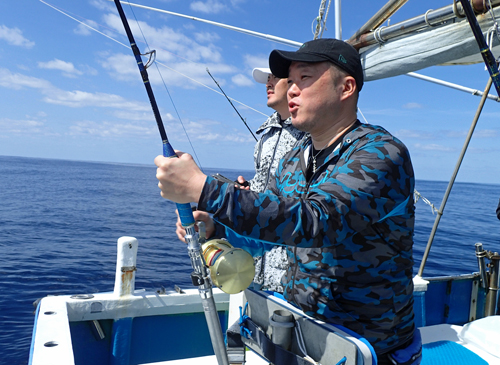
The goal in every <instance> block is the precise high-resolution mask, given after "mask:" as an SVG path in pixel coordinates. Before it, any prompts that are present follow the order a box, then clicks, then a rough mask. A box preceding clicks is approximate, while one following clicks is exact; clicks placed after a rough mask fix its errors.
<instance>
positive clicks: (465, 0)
mask: <svg viewBox="0 0 500 365" xmlns="http://www.w3.org/2000/svg"><path fill="white" fill-rule="evenodd" d="M460 3H461V4H462V8H463V9H464V13H465V16H466V17H467V20H468V21H469V25H470V27H471V29H472V33H474V37H475V38H476V42H477V44H478V46H479V49H480V51H481V56H483V60H484V63H485V65H486V68H487V69H488V72H489V74H490V77H491V80H492V81H493V85H494V86H495V89H496V90H497V93H498V96H500V75H499V73H498V65H497V62H496V60H495V57H494V56H493V53H491V50H490V47H488V45H487V44H486V40H485V39H484V35H483V32H482V31H481V27H480V26H479V23H478V22H477V18H476V15H475V14H474V10H472V6H471V5H470V2H469V0H460Z"/></svg>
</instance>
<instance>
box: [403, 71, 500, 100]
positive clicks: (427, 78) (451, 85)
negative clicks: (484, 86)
mask: <svg viewBox="0 0 500 365" xmlns="http://www.w3.org/2000/svg"><path fill="white" fill-rule="evenodd" d="M406 76H411V77H414V78H416V79H420V80H424V81H429V82H433V83H435V84H438V85H441V86H446V87H449V88H451V89H455V90H459V91H464V92H466V93H469V94H472V95H477V96H483V92H482V91H479V90H477V89H471V88H470V87H465V86H461V85H457V84H454V83H452V82H448V81H443V80H439V79H436V78H434V77H430V76H425V75H422V74H418V73H416V72H408V73H407V74H406ZM487 98H488V99H491V100H494V101H497V102H500V97H498V96H495V95H493V94H488V95H487Z"/></svg>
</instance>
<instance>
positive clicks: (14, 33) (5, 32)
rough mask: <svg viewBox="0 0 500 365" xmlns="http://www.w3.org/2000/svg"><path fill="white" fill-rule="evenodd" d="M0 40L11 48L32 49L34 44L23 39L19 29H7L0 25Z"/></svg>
mask: <svg viewBox="0 0 500 365" xmlns="http://www.w3.org/2000/svg"><path fill="white" fill-rule="evenodd" d="M0 39H3V40H5V41H7V43H9V44H11V45H13V46H20V47H25V48H32V47H33V46H34V45H35V42H32V41H30V40H28V39H26V38H24V36H23V32H22V31H21V30H20V29H19V28H9V27H6V26H5V25H0Z"/></svg>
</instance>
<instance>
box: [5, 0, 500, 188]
mask: <svg viewBox="0 0 500 365" xmlns="http://www.w3.org/2000/svg"><path fill="white" fill-rule="evenodd" d="M132 2H135V3H139V4H143V5H147V6H151V7H156V8H161V9H165V10H169V11H172V12H177V13H181V14H186V15H191V16H195V17H200V18H205V19H209V20H212V21H215V22H220V23H225V24H230V25H234V26H238V27H241V28H246V29H250V30H253V31H257V32H262V33H266V34H272V35H275V36H279V37H282V38H287V39H291V40H294V41H298V42H305V41H307V40H310V39H312V37H313V33H312V24H313V21H314V19H315V17H316V16H317V14H318V8H319V4H320V1H319V0H317V1H313V0H308V1H303V0H302V1H298V0H289V1H283V0H259V1H250V0H225V1H223V0H198V1H192V0H135V1H132ZM385 2H386V1H385V0H384V1H373V0H364V1H352V0H351V1H345V0H344V2H343V3H342V18H343V21H342V32H343V34H342V35H343V38H344V39H347V38H349V37H350V36H351V35H352V34H353V33H354V32H355V31H356V30H357V29H358V28H359V27H360V26H361V25H363V24H364V23H365V22H366V21H367V20H368V19H369V18H370V17H371V16H372V15H373V14H374V13H375V12H376V11H377V10H378V9H379V8H380V7H381V6H382V5H383V4H385ZM46 3H48V4H50V5H52V6H53V7H55V8H57V9H59V10H61V11H62V12H64V13H66V14H67V15H64V14H62V13H61V12H59V11H57V10H55V9H54V8H53V7H51V6H49V5H47V4H45V3H42V2H41V1H38V0H19V1H10V2H6V1H2V2H0V100H1V102H0V103H1V104H0V105H1V110H2V113H1V114H0V155H7V156H26V157H42V158H57V159H70V160H84V161H105V162H118V163H134V164H151V165H152V163H153V159H154V157H155V156H156V155H158V154H160V153H161V139H160V136H159V133H158V130H157V127H156V123H155V120H154V117H153V113H152V111H151V108H150V105H149V101H148V99H147V95H146V91H145V89H144V86H143V85H142V81H141V78H140V75H139V72H138V69H137V66H136V64H135V60H134V58H133V56H132V53H131V51H130V49H128V48H126V47H125V46H124V45H123V44H125V45H128V41H127V38H126V37H125V35H124V32H123V27H122V25H121V22H120V20H119V18H118V15H117V11H116V8H115V6H114V4H113V3H112V2H110V1H105V0H79V1H67V0H66V1H65V0H48V1H46ZM449 3H450V1H448V0H445V1H442V0H432V1H430V0H418V1H414V0H410V1H409V2H408V4H406V5H405V6H404V7H403V8H402V9H401V10H400V12H398V14H396V15H395V16H393V17H392V18H391V22H392V24H393V23H394V22H397V21H400V20H402V19H406V18H409V17H413V16H415V15H420V14H423V13H425V12H426V10H428V9H431V8H434V9H435V8H438V7H441V6H445V5H449ZM124 9H125V12H126V14H127V16H128V17H129V19H130V24H131V27H132V30H133V32H134V35H135V38H136V40H137V42H138V44H139V48H140V50H141V51H142V52H145V51H147V50H148V47H150V48H151V49H156V51H157V60H158V61H159V62H161V65H158V69H159V70H160V73H158V71H157V67H156V66H152V67H151V68H150V69H149V74H150V78H151V81H152V85H153V90H154V92H155V96H156V99H157V103H158V105H159V107H160V111H161V113H162V117H163V121H164V124H165V128H166V131H167V134H168V136H169V139H170V141H171V143H172V145H173V147H174V148H176V149H180V150H183V151H186V152H189V153H193V150H192V149H191V145H190V143H189V142H188V138H187V137H186V133H185V132H184V130H186V131H187V136H188V137H189V139H190V140H191V142H192V144H193V146H194V149H195V154H196V155H197V157H198V159H199V162H200V163H201V166H202V167H204V168H209V167H210V168H229V169H239V170H252V169H253V157H252V154H253V147H254V143H255V141H254V139H253V137H252V136H251V134H250V133H249V132H248V130H247V128H246V127H245V126H244V124H243V123H242V121H241V120H240V119H239V117H238V115H237V114H236V112H235V111H234V110H233V109H232V107H231V106H230V104H229V103H228V101H227V100H226V99H225V98H224V97H223V96H221V95H220V94H218V93H216V92H214V91H213V90H211V89H217V86H216V85H215V83H214V82H213V81H212V79H211V78H210V76H209V75H208V74H207V72H206V69H207V68H208V69H209V70H210V72H211V74H212V75H213V76H214V77H215V78H216V80H217V81H218V82H219V84H220V85H221V87H222V88H223V89H224V91H225V92H226V94H228V95H229V96H230V97H232V98H234V99H236V100H238V101H239V102H241V103H243V104H244V105H242V104H239V103H237V102H234V104H235V106H236V107H237V108H238V111H239V112H240V114H241V115H242V116H243V117H244V118H245V119H246V120H247V123H248V125H249V126H250V127H251V128H252V130H254V131H255V129H257V128H258V127H259V126H260V124H261V123H262V122H263V121H264V120H265V118H266V116H267V115H269V114H271V112H272V110H271V109H269V108H267V106H266V104H265V101H266V97H265V89H264V86H263V85H260V84H257V83H255V82H254V81H253V79H252V76H251V70H252V69H253V68H254V67H265V66H266V65H267V57H268V55H269V53H270V52H271V50H273V49H276V48H278V49H288V50H291V49H293V48H291V47H289V46H285V45H280V44H277V43H275V42H269V41H266V40H263V39H259V38H254V37H251V36H248V35H244V34H240V33H237V32H233V31H230V30H226V29H221V28H218V27H214V26H212V25H208V24H203V23H199V22H195V21H192V20H188V19H183V18H178V17H174V16H171V15H166V14H160V13H156V12H152V11H149V10H144V9H138V8H133V10H131V8H130V7H128V6H124ZM70 17H72V18H74V19H77V20H79V21H80V22H84V23H86V24H88V25H90V26H91V27H93V28H95V29H96V30H98V31H99V32H100V33H98V32H96V31H93V30H91V29H89V28H87V27H85V26H83V25H82V24H81V23H79V22H77V21H76V20H74V19H72V18H70ZM334 29H335V24H334V14H333V5H332V9H331V10H330V14H329V16H328V21H327V30H326V31H325V33H324V35H323V36H324V37H334V36H335V34H334ZM105 35H106V36H105ZM143 35H144V37H143ZM144 39H145V40H146V41H147V45H146V44H145V43H144V42H145V41H144ZM120 43H122V44H120ZM495 56H498V55H495ZM419 72H420V73H422V74H424V75H428V76H432V77H438V78H441V79H444V80H446V81H449V82H454V83H458V84H461V85H464V86H467V87H471V88H474V89H479V90H483V89H484V87H485V85H486V82H487V78H488V74H487V72H486V71H485V70H484V66H483V65H481V64H479V65H471V66H453V67H442V66H435V67H431V68H428V69H424V70H421V71H419ZM184 75H185V76H184ZM186 76H188V77H186ZM193 80H195V81H193ZM210 88H211V89H210ZM491 93H494V90H492V91H491ZM172 100H173V103H172ZM479 100H480V99H479V97H476V96H471V95H469V94H466V93H463V92H460V91H456V90H452V89H448V88H444V87H442V86H438V85H435V84H430V83H427V82H424V81H421V80H417V79H414V78H411V77H408V76H404V75H403V76H398V77H394V78H390V79H385V80H379V81H372V82H368V83H366V84H365V86H364V88H363V91H362V92H361V95H360V103H359V107H360V109H361V111H362V113H363V115H364V116H365V117H366V119H367V120H368V122H370V123H373V124H379V125H382V126H384V127H385V128H387V129H388V130H389V131H390V132H392V133H393V134H394V135H396V136H397V137H399V138H400V139H401V140H403V142H404V143H405V144H406V145H407V146H408V148H409V150H410V153H411V156H412V160H413V164H414V168H415V175H416V178H417V180H418V179H422V180H441V181H447V180H449V178H450V177H451V175H452V172H453V169H454V167H455V164H456V161H457V159H458V157H459V154H460V151H461V149H462V146H463V143H464V141H465V137H466V135H467V132H468V129H469V127H470V125H471V122H472V119H473V116H474V114H475V111H476V108H477V105H478V103H479ZM499 116H500V111H499V104H498V103H497V102H494V101H491V100H488V101H487V102H486V105H485V108H484V110H483V114H482V116H481V118H480V120H479V123H478V126H477V128H476V131H475V135H474V137H473V139H472V142H471V144H470V146H469V151H468V153H467V155H466V157H465V160H464V162H463V164H462V168H461V171H460V173H459V175H458V178H457V180H458V181H464V182H478V183H481V182H484V183H497V182H498V181H499V177H500V171H499V168H498V167H497V165H496V161H498V160H499V159H500V148H499V143H498V138H499V136H500V133H499V130H500V129H499V128H500V127H499V125H498V121H499ZM360 119H361V118H360Z"/></svg>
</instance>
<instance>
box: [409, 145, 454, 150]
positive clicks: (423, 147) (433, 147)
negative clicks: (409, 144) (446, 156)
mask: <svg viewBox="0 0 500 365" xmlns="http://www.w3.org/2000/svg"><path fill="white" fill-rule="evenodd" d="M414 146H415V148H416V149H419V150H423V151H442V152H452V151H454V150H455V149H454V148H452V147H447V146H443V145H440V144H435V143H430V144H420V143H416V144H415V145H414Z"/></svg>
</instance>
